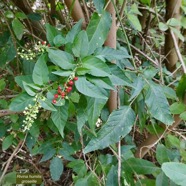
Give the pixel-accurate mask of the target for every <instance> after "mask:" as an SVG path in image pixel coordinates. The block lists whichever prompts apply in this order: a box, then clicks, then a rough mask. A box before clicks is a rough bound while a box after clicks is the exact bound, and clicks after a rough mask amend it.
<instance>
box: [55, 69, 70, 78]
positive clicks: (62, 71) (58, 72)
mask: <svg viewBox="0 0 186 186" xmlns="http://www.w3.org/2000/svg"><path fill="white" fill-rule="evenodd" d="M52 73H53V74H55V75H58V76H62V77H68V76H70V74H72V71H64V70H57V71H55V72H52Z"/></svg>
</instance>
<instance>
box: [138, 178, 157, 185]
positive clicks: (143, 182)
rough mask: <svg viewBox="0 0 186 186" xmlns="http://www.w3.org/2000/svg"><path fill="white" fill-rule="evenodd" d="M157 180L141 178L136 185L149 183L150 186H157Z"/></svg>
mask: <svg viewBox="0 0 186 186" xmlns="http://www.w3.org/2000/svg"><path fill="white" fill-rule="evenodd" d="M155 183H156V182H155V180H154V179H147V178H146V179H140V180H138V181H137V182H136V184H135V186H142V185H145V186H146V185H149V186H155Z"/></svg>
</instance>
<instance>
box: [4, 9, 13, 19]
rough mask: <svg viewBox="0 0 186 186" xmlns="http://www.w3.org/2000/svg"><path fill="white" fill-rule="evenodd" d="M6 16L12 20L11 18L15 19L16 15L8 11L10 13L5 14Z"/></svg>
mask: <svg viewBox="0 0 186 186" xmlns="http://www.w3.org/2000/svg"><path fill="white" fill-rule="evenodd" d="M5 16H6V17H7V18H10V19H11V18H14V13H13V12H12V11H10V10H8V11H6V12H5Z"/></svg>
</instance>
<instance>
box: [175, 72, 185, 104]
mask: <svg viewBox="0 0 186 186" xmlns="http://www.w3.org/2000/svg"><path fill="white" fill-rule="evenodd" d="M185 82H186V74H184V75H182V77H181V79H180V81H179V84H178V87H177V88H176V94H177V96H178V97H179V99H180V100H181V101H183V99H184V96H185V91H186V83H185Z"/></svg>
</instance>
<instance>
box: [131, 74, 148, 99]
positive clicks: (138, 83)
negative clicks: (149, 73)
mask: <svg viewBox="0 0 186 186" xmlns="http://www.w3.org/2000/svg"><path fill="white" fill-rule="evenodd" d="M144 85H145V82H144V80H143V79H142V78H141V77H138V78H137V79H136V80H135V81H134V83H133V87H134V90H133V91H132V93H131V97H130V99H129V101H131V100H132V99H134V98H135V97H137V96H138V95H139V94H140V93H141V91H142V90H143V88H144Z"/></svg>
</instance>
